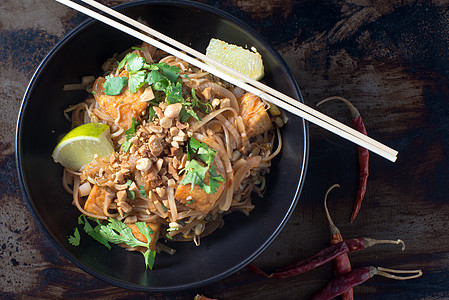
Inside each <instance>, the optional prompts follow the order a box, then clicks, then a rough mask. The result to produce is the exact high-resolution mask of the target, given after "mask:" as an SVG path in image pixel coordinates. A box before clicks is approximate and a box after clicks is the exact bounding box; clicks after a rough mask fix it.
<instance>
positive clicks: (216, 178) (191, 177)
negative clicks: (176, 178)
mask: <svg viewBox="0 0 449 300" xmlns="http://www.w3.org/2000/svg"><path fill="white" fill-rule="evenodd" d="M216 153H217V151H216V150H214V149H211V148H209V147H208V146H207V145H206V144H205V143H202V142H200V141H198V140H197V139H195V138H193V137H191V138H190V140H189V143H188V144H187V158H188V160H189V163H188V164H187V165H186V166H185V168H184V169H182V170H181V172H185V175H184V178H183V179H182V180H181V181H180V183H179V184H181V185H186V184H191V189H190V191H192V190H193V188H194V186H195V185H198V186H199V187H200V188H201V189H202V190H203V191H205V192H206V193H208V194H213V193H215V192H216V191H217V189H218V188H219V187H220V182H224V181H225V180H224V178H223V176H221V175H220V174H218V173H217V167H216V166H211V164H212V163H213V162H214V158H215V154H216ZM194 158H197V159H198V160H200V161H202V162H203V163H204V164H206V166H203V165H202V164H201V163H200V162H199V161H198V160H195V159H194ZM207 172H209V185H207V184H206V183H204V179H205V178H206V174H207Z"/></svg>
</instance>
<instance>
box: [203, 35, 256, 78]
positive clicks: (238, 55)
mask: <svg viewBox="0 0 449 300" xmlns="http://www.w3.org/2000/svg"><path fill="white" fill-rule="evenodd" d="M206 56H208V57H210V58H213V59H215V60H216V61H218V62H221V63H222V64H224V65H226V66H228V67H230V68H232V69H234V70H236V71H238V72H240V73H242V74H245V75H246V76H249V77H251V78H252V79H255V80H259V79H261V78H262V77H263V75H264V69H263V62H262V56H261V55H260V54H259V53H258V52H253V51H251V50H248V49H244V48H242V47H239V46H237V45H232V44H228V43H226V42H224V41H221V40H218V39H211V40H210V42H209V46H207V48H206Z"/></svg>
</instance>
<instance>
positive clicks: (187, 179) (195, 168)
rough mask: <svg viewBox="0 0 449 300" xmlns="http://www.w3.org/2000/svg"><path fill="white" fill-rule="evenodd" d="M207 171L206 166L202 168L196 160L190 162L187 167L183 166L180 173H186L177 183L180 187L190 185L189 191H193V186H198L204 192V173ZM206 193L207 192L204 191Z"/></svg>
mask: <svg viewBox="0 0 449 300" xmlns="http://www.w3.org/2000/svg"><path fill="white" fill-rule="evenodd" d="M208 169H209V167H208V166H206V167H203V166H202V165H200V164H199V163H198V162H197V161H196V160H191V161H190V162H189V163H188V164H187V166H185V168H184V169H182V171H186V174H185V175H184V178H183V179H182V180H181V181H180V182H179V184H181V185H187V184H191V188H190V191H193V188H194V185H195V184H196V185H198V186H199V187H200V188H201V189H203V190H204V186H205V184H204V182H203V180H204V178H205V177H206V172H207V170H208ZM206 192H207V191H206Z"/></svg>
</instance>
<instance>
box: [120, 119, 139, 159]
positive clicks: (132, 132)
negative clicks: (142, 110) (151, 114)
mask: <svg viewBox="0 0 449 300" xmlns="http://www.w3.org/2000/svg"><path fill="white" fill-rule="evenodd" d="M137 125H139V122H137V121H136V119H135V118H134V117H133V118H132V122H131V127H129V128H128V129H126V130H125V138H126V140H125V141H124V142H123V143H122V145H121V147H122V150H123V152H125V153H126V152H128V150H129V148H130V147H131V141H130V139H132V137H133V136H134V135H135V134H136V127H137Z"/></svg>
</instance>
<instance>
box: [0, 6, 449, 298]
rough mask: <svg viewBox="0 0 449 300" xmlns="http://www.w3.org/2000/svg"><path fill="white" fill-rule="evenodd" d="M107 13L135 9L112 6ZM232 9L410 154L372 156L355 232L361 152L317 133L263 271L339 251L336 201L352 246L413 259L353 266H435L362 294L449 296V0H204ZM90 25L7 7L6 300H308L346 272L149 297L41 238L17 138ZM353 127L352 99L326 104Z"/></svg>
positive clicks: (303, 76)
mask: <svg viewBox="0 0 449 300" xmlns="http://www.w3.org/2000/svg"><path fill="white" fill-rule="evenodd" d="M100 2H102V3H104V4H107V5H110V6H112V5H117V4H120V3H125V2H129V1H126V0H123V1H118V0H117V1H115V0H114V1H108V0H102V1H100ZM199 2H202V3H206V4H210V5H213V6H216V7H218V8H221V9H223V10H225V11H227V12H229V13H231V14H233V15H234V16H236V17H238V18H240V19H241V20H243V21H244V22H246V23H248V24H249V25H250V26H252V27H253V28H254V29H256V30H257V31H259V33H260V34H261V35H262V36H264V37H265V38H266V39H267V40H268V42H270V44H271V45H273V47H275V48H276V49H277V50H278V51H279V53H280V54H281V55H282V57H283V58H284V60H285V61H286V62H287V64H288V65H289V66H290V68H291V70H292V72H293V73H294V76H295V78H296V80H297V82H298V84H299V86H300V88H301V89H302V92H303V96H304V99H305V102H306V103H307V104H309V105H311V106H314V104H315V103H316V102H318V101H319V100H321V99H323V98H325V97H328V96H332V95H338V96H344V97H346V98H348V99H350V100H351V101H352V102H353V104H355V105H356V106H357V107H358V109H359V110H360V112H361V114H362V116H363V118H364V120H365V123H366V127H367V129H368V134H369V135H371V136H372V137H374V138H375V139H378V140H380V141H382V142H384V143H386V144H387V145H389V146H391V147H393V148H395V149H397V150H398V151H399V158H398V161H397V162H396V163H394V164H392V163H390V162H387V161H385V160H383V159H381V158H379V157H377V156H375V155H372V156H371V167H370V172H371V174H370V177H369V181H368V190H367V194H366V197H365V200H364V202H363V206H362V209H361V211H360V214H359V216H358V218H357V219H356V221H355V222H354V224H350V223H349V217H350V213H351V209H352V205H353V200H354V197H355V193H356V190H357V180H356V176H357V172H358V169H357V168H358V167H357V159H356V148H355V146H354V145H352V144H351V143H349V142H346V141H344V140H342V139H341V138H339V137H337V136H334V135H333V134H331V133H328V132H326V131H324V130H323V129H320V128H318V127H316V126H314V125H310V160H309V167H308V174H307V178H306V183H305V186H304V189H303V193H302V195H301V199H300V203H299V205H298V206H297V208H296V210H295V212H294V214H293V216H292V217H291V219H290V221H289V222H288V224H287V226H286V227H285V229H284V230H283V231H282V232H281V234H280V235H279V237H278V238H277V239H276V240H275V241H274V242H273V244H271V245H270V247H269V248H268V249H266V250H265V251H264V252H263V253H262V254H261V255H260V256H259V257H258V258H257V259H256V260H255V261H254V263H255V264H257V265H258V266H260V267H262V268H264V269H265V270H273V269H275V268H276V267H279V266H283V265H285V264H288V263H292V262H294V261H296V260H298V259H300V258H303V257H305V256H308V255H310V254H312V253H314V252H316V251H318V250H320V249H321V248H323V247H325V246H327V243H328V231H327V221H326V219H325V215H324V211H323V207H322V198H323V196H324V193H325V191H326V189H327V188H328V187H329V186H330V185H332V184H334V183H339V184H340V185H341V186H342V187H341V188H340V189H338V190H336V191H335V192H333V194H332V196H331V198H330V199H329V202H328V205H329V209H330V210H331V213H332V215H333V218H334V221H335V223H336V224H337V225H338V227H339V228H340V230H341V232H342V234H343V236H344V237H346V238H354V237H359V236H369V237H373V238H379V239H383V238H402V239H403V240H404V241H405V242H406V244H407V250H406V251H405V252H404V253H403V252H400V251H392V250H391V248H388V247H379V248H373V249H370V250H367V251H365V252H363V253H357V254H353V255H350V259H351V262H352V265H353V266H354V267H359V266H367V265H374V266H383V267H394V268H402V269H406V268H422V269H423V271H424V274H425V275H424V276H423V277H422V278H420V279H418V280H415V281H413V282H407V283H403V282H400V283H398V282H395V281H388V280H387V279H384V278H376V277H375V278H373V279H372V280H370V281H368V282H367V283H365V284H364V285H362V286H360V287H357V288H355V290H354V292H355V295H356V297H357V298H359V299H443V298H449V242H448V241H447V238H446V233H447V227H448V216H449V205H447V200H448V197H447V192H446V190H447V186H448V183H449V81H448V74H449V50H448V49H449V2H448V1H444V0H440V1H418V0H416V1H412V0H409V1H406V0H404V1H386V0H382V1H370V0H353V1H350V0H348V1H337V0H334V1H311V0H298V1H292V0H288V1H281V0H272V1H253V0H250V1H241V0H231V1H216V0H209V1H207V0H204V1H199ZM83 20H85V17H84V16H82V15H80V14H78V13H76V12H74V11H72V10H70V9H68V8H65V7H63V6H62V5H60V4H57V3H56V2H54V1H51V0H31V1H25V0H14V1H12V0H7V1H2V2H1V3H0V67H1V69H2V72H1V73H0V106H1V107H2V109H1V110H0V180H1V182H0V183H1V184H0V264H1V265H2V268H1V270H0V298H2V299H6V298H34V297H38V298H67V297H71V298H77V299H78V298H80V299H82V298H93V297H95V298H105V299H106V298H107V299H110V298H113V299H124V298H128V297H133V298H145V299H148V298H150V299H193V298H194V296H195V295H196V294H205V295H207V296H209V297H212V298H217V299H307V298H309V297H310V296H311V295H312V294H313V293H314V292H316V291H317V290H318V289H320V288H321V287H323V286H324V285H325V284H326V282H327V281H328V280H329V279H330V278H331V277H332V269H331V265H329V266H323V267H321V268H319V269H317V270H314V271H313V272H309V273H308V274H304V275H299V276H295V277H292V278H288V279H283V280H266V279H264V278H260V277H258V276H256V275H254V274H252V273H250V272H249V271H247V270H244V269H243V270H241V271H239V272H237V273H236V274H234V275H232V276H230V277H228V278H226V279H224V280H222V281H220V282H218V283H216V284H212V285H210V286H207V287H203V288H199V289H196V290H192V291H185V292H176V293H164V294H162V293H157V294H151V295H148V294H144V293H139V292H132V291H127V290H124V289H121V288H118V287H114V286H111V285H109V284H107V283H105V282H102V281H100V280H98V279H96V278H92V277H91V276H90V275H88V274H86V273H84V272H83V271H81V270H80V269H78V268H77V267H76V266H74V265H73V264H72V263H70V262H69V261H68V260H67V259H65V258H64V257H63V256H62V255H61V254H60V253H59V252H58V250H57V249H56V248H55V247H54V245H53V244H52V243H51V242H50V241H49V240H48V239H47V238H46V236H45V235H44V234H43V233H42V232H41V231H40V229H39V228H38V226H37V223H36V222H35V220H34V219H33V218H32V216H31V214H30V212H29V210H28V208H27V206H26V205H25V200H24V199H23V196H22V194H21V192H20V188H19V185H18V179H17V173H16V169H15V168H16V166H15V159H14V134H15V132H14V131H15V126H16V118H17V114H18V111H19V107H20V103H21V98H22V96H23V94H24V92H25V89H26V87H27V84H28V82H29V80H30V79H31V76H32V74H33V72H34V70H35V69H36V68H37V66H38V64H39V63H40V61H41V60H42V59H43V58H44V56H45V55H46V54H47V53H48V51H50V49H51V48H52V47H53V46H54V45H55V44H56V43H57V42H58V41H59V40H60V39H61V38H62V37H63V36H64V35H65V34H67V33H68V32H69V31H70V30H71V29H73V28H74V27H75V26H76V25H78V24H79V23H80V22H81V21H83ZM320 109H321V110H322V111H323V112H325V113H327V114H329V115H331V116H332V117H335V118H336V119H338V120H340V121H342V122H346V123H349V116H348V114H347V110H346V108H345V107H344V106H343V105H340V104H338V103H328V104H327V105H323V107H322V108H320Z"/></svg>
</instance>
